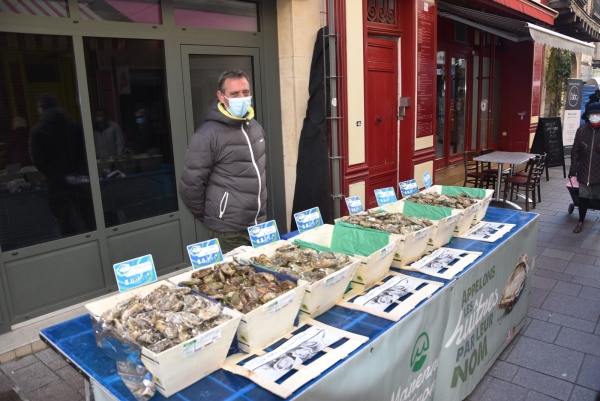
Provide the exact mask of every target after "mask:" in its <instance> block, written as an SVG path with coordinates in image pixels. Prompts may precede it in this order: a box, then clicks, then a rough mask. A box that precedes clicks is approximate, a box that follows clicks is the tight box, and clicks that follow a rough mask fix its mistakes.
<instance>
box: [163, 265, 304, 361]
mask: <svg viewBox="0 0 600 401" xmlns="http://www.w3.org/2000/svg"><path fill="white" fill-rule="evenodd" d="M169 281H170V282H172V283H173V284H177V285H182V286H187V287H190V288H191V289H192V290H193V291H197V292H199V293H202V294H204V295H206V296H208V297H210V298H212V299H215V300H217V301H219V302H221V303H222V304H224V305H226V306H227V307H229V308H232V309H235V310H237V311H239V312H241V313H242V314H243V317H242V320H241V322H240V325H239V327H238V330H237V340H238V348H239V349H241V350H242V351H244V352H250V351H252V350H255V349H260V348H261V347H263V346H265V345H266V344H268V343H269V342H271V341H273V340H274V339H276V338H278V337H279V336H281V335H283V334H284V333H286V332H288V331H289V330H290V329H291V328H292V327H293V325H294V320H295V319H296V317H297V316H298V311H299V310H300V304H301V302H302V298H303V297H304V292H305V291H306V288H307V286H308V283H306V282H298V280H297V279H296V278H294V277H289V276H286V275H283V274H279V273H277V272H273V271H269V270H267V269H262V268H260V267H256V266H250V265H248V264H244V263H241V262H239V259H235V260H234V259H232V258H225V260H224V261H223V262H220V263H216V264H212V265H208V266H206V267H204V268H202V269H198V270H193V271H187V272H185V273H182V274H179V275H177V276H173V277H171V278H169Z"/></svg>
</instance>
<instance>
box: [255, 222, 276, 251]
mask: <svg viewBox="0 0 600 401" xmlns="http://www.w3.org/2000/svg"><path fill="white" fill-rule="evenodd" d="M248 234H250V241H251V242H252V246H253V247H255V248H260V247H261V246H263V245H267V244H270V243H273V242H277V241H279V240H280V239H281V238H280V237H279V230H277V223H276V222H275V220H271V221H267V222H265V223H261V224H257V225H255V226H252V227H248Z"/></svg>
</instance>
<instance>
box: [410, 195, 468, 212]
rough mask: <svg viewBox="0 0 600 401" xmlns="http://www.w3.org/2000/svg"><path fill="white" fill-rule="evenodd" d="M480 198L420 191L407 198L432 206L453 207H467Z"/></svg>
mask: <svg viewBox="0 0 600 401" xmlns="http://www.w3.org/2000/svg"><path fill="white" fill-rule="evenodd" d="M478 199H480V198H471V197H470V196H469V195H467V194H460V195H440V194H436V193H431V192H424V193H418V194H414V195H411V196H409V197H408V198H406V200H407V201H408V202H414V203H421V204H424V205H432V206H445V207H450V208H453V209H466V208H468V207H469V206H471V205H474V204H475V203H477V200H478Z"/></svg>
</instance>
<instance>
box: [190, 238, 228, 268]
mask: <svg viewBox="0 0 600 401" xmlns="http://www.w3.org/2000/svg"><path fill="white" fill-rule="evenodd" d="M187 251H188V255H190V260H191V261H192V267H193V268H194V269H200V268H201V267H204V266H208V265H210V264H213V263H217V262H220V261H222V260H223V253H222V252H221V245H219V240H218V239H216V238H214V239H209V240H208V241H204V242H199V243H197V244H192V245H188V246H187Z"/></svg>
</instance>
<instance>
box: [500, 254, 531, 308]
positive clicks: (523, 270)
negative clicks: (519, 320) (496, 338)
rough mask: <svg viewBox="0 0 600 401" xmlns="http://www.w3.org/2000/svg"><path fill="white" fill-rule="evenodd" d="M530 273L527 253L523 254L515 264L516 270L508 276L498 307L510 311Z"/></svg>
mask: <svg viewBox="0 0 600 401" xmlns="http://www.w3.org/2000/svg"><path fill="white" fill-rule="evenodd" d="M528 273H529V263H528V258H527V254H523V255H521V257H520V258H519V260H518V261H517V265H516V266H515V270H514V271H513V273H512V274H511V275H510V277H509V278H508V281H507V282H506V285H505V286H504V290H503V291H502V298H501V299H500V303H498V309H504V310H505V311H506V312H510V311H511V310H512V308H513V307H514V305H515V303H516V302H517V301H518V299H519V296H520V295H521V291H523V287H525V281H527V274H528Z"/></svg>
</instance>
